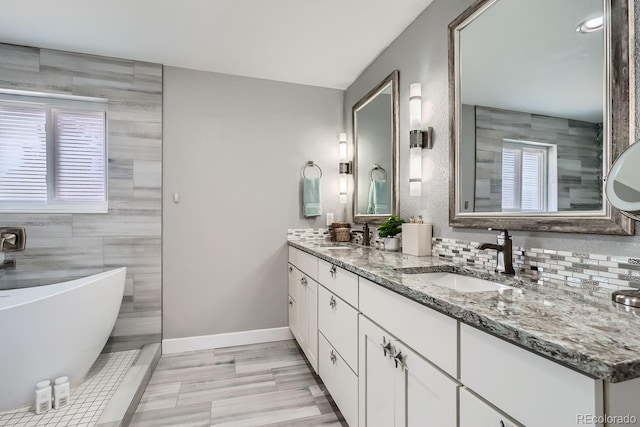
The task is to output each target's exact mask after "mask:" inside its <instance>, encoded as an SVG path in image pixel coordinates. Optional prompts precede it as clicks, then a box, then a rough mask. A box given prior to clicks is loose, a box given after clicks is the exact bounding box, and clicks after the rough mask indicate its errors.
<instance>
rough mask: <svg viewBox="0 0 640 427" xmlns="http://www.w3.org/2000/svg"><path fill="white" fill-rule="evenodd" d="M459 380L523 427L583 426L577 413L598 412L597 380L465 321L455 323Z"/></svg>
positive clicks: (600, 395)
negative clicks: (457, 334)
mask: <svg viewBox="0 0 640 427" xmlns="http://www.w3.org/2000/svg"><path fill="white" fill-rule="evenodd" d="M460 381H461V382H462V383H463V384H464V385H465V386H466V387H468V388H470V389H471V390H473V391H474V392H475V393H477V394H478V395H480V396H482V397H483V398H484V399H486V400H487V401H489V402H491V403H492V404H493V405H495V406H496V407H498V408H500V410H502V411H504V412H505V413H507V414H509V415H510V416H511V417H513V418H514V419H515V420H517V421H518V422H520V423H522V424H524V425H526V426H533V427H536V426H544V427H568V426H576V425H584V423H580V422H579V420H578V418H577V417H578V415H579V414H588V415H595V416H600V415H603V413H604V410H603V406H604V399H603V391H604V386H603V382H602V380H597V379H593V378H589V377H587V376H586V375H583V374H580V373H578V372H576V371H573V370H571V369H568V368H565V367H563V366H561V365H559V364H558V363H555V362H552V361H550V360H547V359H545V358H543V357H541V356H538V355H536V354H533V353H531V352H530V351H527V350H524V349H521V348H519V347H517V346H515V345H513V344H510V343H508V342H506V341H504V340H502V339H499V338H496V337H494V336H491V335H489V334H487V333H485V332H482V331H480V330H478V329H476V328H473V327H471V326H469V325H465V324H462V325H460ZM591 425H594V424H591Z"/></svg>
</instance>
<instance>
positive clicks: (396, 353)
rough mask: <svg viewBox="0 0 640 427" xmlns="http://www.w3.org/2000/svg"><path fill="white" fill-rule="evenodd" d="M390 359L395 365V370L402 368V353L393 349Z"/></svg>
mask: <svg viewBox="0 0 640 427" xmlns="http://www.w3.org/2000/svg"><path fill="white" fill-rule="evenodd" d="M391 358H392V359H393V361H394V362H395V364H396V368H397V367H398V366H399V367H401V368H402V367H404V362H402V352H401V351H400V349H395V351H394V354H393V356H391Z"/></svg>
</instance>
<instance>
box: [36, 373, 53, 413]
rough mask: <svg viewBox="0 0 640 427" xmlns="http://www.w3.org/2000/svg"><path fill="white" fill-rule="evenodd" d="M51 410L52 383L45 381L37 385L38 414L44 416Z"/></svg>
mask: <svg viewBox="0 0 640 427" xmlns="http://www.w3.org/2000/svg"><path fill="white" fill-rule="evenodd" d="M49 409H51V381H49V380H44V381H40V382H39V383H38V384H36V404H35V410H36V414H38V415H40V414H44V413H45V412H47V411H48V410H49Z"/></svg>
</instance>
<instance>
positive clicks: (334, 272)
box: [329, 265, 338, 277]
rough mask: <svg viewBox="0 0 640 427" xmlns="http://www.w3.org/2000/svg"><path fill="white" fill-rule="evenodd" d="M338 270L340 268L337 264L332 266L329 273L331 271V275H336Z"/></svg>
mask: <svg viewBox="0 0 640 427" xmlns="http://www.w3.org/2000/svg"><path fill="white" fill-rule="evenodd" d="M337 271H338V269H337V268H336V266H335V265H333V266H331V270H329V273H331V277H335V276H336V272H337Z"/></svg>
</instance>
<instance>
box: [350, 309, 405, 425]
mask: <svg viewBox="0 0 640 427" xmlns="http://www.w3.org/2000/svg"><path fill="white" fill-rule="evenodd" d="M359 323H360V332H359V337H360V338H359V342H360V350H359V351H360V355H359V373H360V375H359V390H360V392H359V408H360V410H359V422H360V427H365V426H366V427H378V426H379V427H391V426H394V425H395V424H396V416H395V406H396V402H395V396H396V393H395V389H394V388H395V386H396V383H397V381H396V378H397V377H398V373H397V372H398V370H397V369H395V367H394V363H393V361H392V360H391V358H390V357H389V355H390V351H391V341H392V336H391V335H390V334H389V333H387V332H386V331H384V330H383V329H381V328H380V327H378V326H377V325H375V324H374V323H373V322H371V321H370V320H369V319H367V318H366V317H364V316H362V315H361V316H360V322H359ZM386 344H389V345H387V346H386V349H385V348H383V347H385V345H386Z"/></svg>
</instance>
